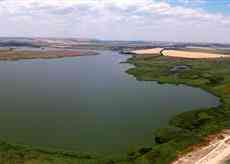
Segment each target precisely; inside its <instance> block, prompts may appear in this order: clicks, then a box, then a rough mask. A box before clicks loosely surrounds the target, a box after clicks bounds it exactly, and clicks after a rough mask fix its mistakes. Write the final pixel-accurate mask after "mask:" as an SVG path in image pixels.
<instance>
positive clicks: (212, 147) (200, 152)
mask: <svg viewBox="0 0 230 164" xmlns="http://www.w3.org/2000/svg"><path fill="white" fill-rule="evenodd" d="M218 135H221V136H223V138H218V137H217V138H215V139H214V140H213V141H211V142H210V143H209V145H207V146H202V147H198V148H197V149H195V150H194V151H192V152H190V153H188V154H186V155H184V156H182V157H180V158H179V159H177V160H176V161H174V162H173V164H223V162H224V161H226V160H227V159H228V158H229V156H230V131H229V130H225V131H223V132H221V133H220V134H218Z"/></svg>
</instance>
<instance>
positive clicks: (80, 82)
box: [0, 51, 219, 154]
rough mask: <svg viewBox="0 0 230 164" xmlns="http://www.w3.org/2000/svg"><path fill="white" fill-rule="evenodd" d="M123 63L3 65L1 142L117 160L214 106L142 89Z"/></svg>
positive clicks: (184, 94) (173, 92)
mask: <svg viewBox="0 0 230 164" xmlns="http://www.w3.org/2000/svg"><path fill="white" fill-rule="evenodd" d="M126 59H127V56H124V55H120V54H118V53H116V52H110V51H107V52H106V51H105V52H101V55H97V56H84V57H76V58H62V59H52V60H21V61H13V62H12V61H1V62H0V106H1V108H0V132H1V133H0V138H1V139H3V140H7V141H9V142H10V143H19V144H27V145H34V146H38V147H44V148H47V147H49V148H55V149H56V148H57V149H65V150H71V151H80V152H97V153H111V154H112V153H118V152H127V150H128V149H133V148H136V147H138V146H143V145H151V144H152V143H153V131H154V129H156V128H159V127H162V126H165V125H166V124H167V122H168V120H169V119H170V118H171V117H172V116H174V115H176V114H178V113H181V112H184V111H189V110H193V109H196V108H204V107H211V106H216V105H218V103H219V100H218V98H216V97H215V96H213V95H211V94H209V93H207V92H205V91H202V90H201V89H198V88H192V87H187V86H184V85H179V86H175V85H167V84H166V85H165V84H164V85H160V84H157V83H156V82H139V81H137V80H136V79H135V78H134V77H132V76H130V75H128V74H127V73H125V71H126V70H127V69H128V68H129V67H130V65H129V64H120V62H122V61H125V60H126Z"/></svg>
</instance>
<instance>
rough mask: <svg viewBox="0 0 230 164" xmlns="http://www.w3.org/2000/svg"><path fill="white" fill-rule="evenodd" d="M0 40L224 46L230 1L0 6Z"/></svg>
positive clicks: (24, 0) (0, 1)
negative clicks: (70, 39) (69, 39)
mask: <svg viewBox="0 0 230 164" xmlns="http://www.w3.org/2000/svg"><path fill="white" fill-rule="evenodd" d="M0 36H26V37H80V38H97V39H110V40H153V41H154V40H155V41H167V40H168V41H196V42H197V41H198V42H203V41H209V42H229V43H230V0H0Z"/></svg>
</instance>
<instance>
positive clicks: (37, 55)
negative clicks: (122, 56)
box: [0, 49, 97, 60]
mask: <svg viewBox="0 0 230 164" xmlns="http://www.w3.org/2000/svg"><path fill="white" fill-rule="evenodd" d="M96 54H97V53H96V52H93V51H75V50H52V51H51V50H48V51H31V50H26V51H18V50H13V51H12V50H6V49H2V50H0V60H20V59H52V58H62V57H75V56H85V55H96Z"/></svg>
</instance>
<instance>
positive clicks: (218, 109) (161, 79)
mask: <svg viewBox="0 0 230 164" xmlns="http://www.w3.org/2000/svg"><path fill="white" fill-rule="evenodd" d="M158 58H160V59H162V60H160V59H159V60H158ZM158 58H152V59H149V60H150V61H151V62H153V63H151V64H153V67H154V68H155V67H157V66H155V65H154V61H155V60H156V61H155V63H156V64H158V62H159V63H160V61H163V63H164V64H165V66H167V65H170V64H171V63H189V62H194V63H196V62H199V60H191V59H190V60H189V59H180V60H176V59H175V61H174V60H170V59H169V57H158ZM164 59H165V60H166V62H165V61H164ZM142 61H143V63H146V64H147V65H148V63H150V62H148V61H144V60H142V59H140V58H139V59H137V58H135V57H134V56H133V57H131V58H130V59H129V61H128V62H129V63H131V64H134V65H135V68H133V69H130V70H128V71H127V72H128V73H129V74H131V75H133V76H134V77H136V79H137V80H141V81H142V80H143V81H157V82H159V83H168V84H176V85H178V84H183V85H187V86H191V87H196V88H200V89H202V90H204V91H206V92H209V93H210V94H213V95H215V96H217V97H218V98H219V101H220V105H219V106H217V107H214V108H212V109H210V110H209V109H201V110H198V111H196V109H194V110H192V111H190V112H185V113H181V114H179V115H178V116H175V117H173V118H172V120H171V121H170V123H169V126H175V127H178V126H179V127H180V126H181V125H180V124H175V122H176V121H175V120H177V119H178V118H181V119H182V120H183V118H184V119H185V116H186V114H188V115H189V114H190V115H192V114H196V113H199V112H200V113H202V112H203V113H205V112H206V113H215V112H216V113H220V112H224V111H225V110H229V107H228V104H227V102H228V101H227V100H226V99H228V98H227V97H226V96H225V94H224V93H223V91H221V92H220V91H218V90H216V89H214V88H213V87H210V86H209V85H206V84H200V83H198V84H196V83H194V82H192V81H191V80H182V79H177V80H176V79H174V78H171V77H167V78H166V77H164V75H162V74H161V73H156V74H159V77H154V73H153V75H152V76H153V77H148V76H145V73H144V74H143V73H141V74H139V73H138V69H139V68H142V69H143V66H144V64H143V63H142ZM167 61H168V63H167ZM202 61H204V60H202ZM205 62H206V63H209V64H211V65H212V64H213V63H212V62H213V60H205ZM146 67H147V66H146ZM147 68H148V67H147ZM162 69H163V68H162ZM159 70H161V69H159ZM136 71H137V72H136ZM146 75H148V74H146ZM161 76H162V77H161ZM228 85H229V84H228V82H227V84H226V86H228ZM217 88H218V87H217ZM223 117H224V116H223ZM226 117H227V116H226ZM186 121H188V120H186ZM214 121H215V120H214ZM181 123H183V122H181ZM222 126H223V127H222ZM182 127H183V126H182ZM222 129H225V125H221V123H220V127H216V128H214V129H213V130H210V131H207V132H202V130H201V131H198V132H195V133H197V134H199V133H200V134H199V136H200V137H198V138H200V139H201V140H200V141H196V142H195V143H189V142H188V144H187V145H184V146H182V148H179V150H175V151H178V152H177V153H176V154H177V155H178V154H180V153H182V154H183V152H184V151H186V149H187V147H189V146H191V145H196V144H202V143H203V142H204V141H203V139H204V138H205V137H207V136H209V135H212V134H214V133H217V132H220V131H221V130H222ZM186 140H187V139H185V141H186ZM188 141H189V139H188ZM169 143H170V142H168V144H169ZM164 144H167V142H166V143H164ZM159 147H164V146H163V144H159ZM153 149H154V146H153ZM176 149H178V148H176ZM150 154H152V155H154V151H152V152H148V153H146V156H151V155H150ZM176 154H175V156H174V157H172V158H171V159H169V160H168V163H171V162H172V161H174V160H175V158H178V157H177V155H176ZM170 161H171V162H170ZM155 162H157V161H155ZM193 162H194V161H193ZM183 164H186V163H183Z"/></svg>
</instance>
